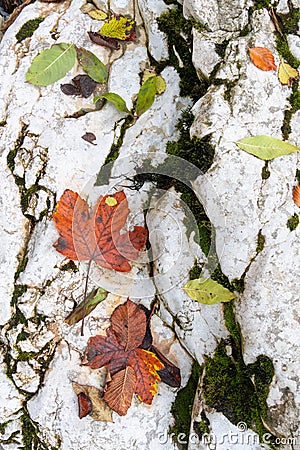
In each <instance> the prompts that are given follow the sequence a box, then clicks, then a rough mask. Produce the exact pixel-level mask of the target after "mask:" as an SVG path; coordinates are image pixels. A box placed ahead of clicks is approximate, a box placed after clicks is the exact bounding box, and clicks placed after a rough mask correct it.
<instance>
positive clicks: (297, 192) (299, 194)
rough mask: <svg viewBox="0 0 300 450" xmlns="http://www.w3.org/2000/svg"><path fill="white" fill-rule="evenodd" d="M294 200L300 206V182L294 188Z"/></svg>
mask: <svg viewBox="0 0 300 450" xmlns="http://www.w3.org/2000/svg"><path fill="white" fill-rule="evenodd" d="M293 200H294V202H295V203H296V205H297V206H299V207H300V184H298V186H296V187H295V188H294V190H293Z"/></svg>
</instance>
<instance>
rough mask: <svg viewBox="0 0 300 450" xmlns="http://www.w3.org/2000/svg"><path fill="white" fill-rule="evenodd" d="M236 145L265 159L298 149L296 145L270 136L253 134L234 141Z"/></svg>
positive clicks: (287, 153)
mask: <svg viewBox="0 0 300 450" xmlns="http://www.w3.org/2000/svg"><path fill="white" fill-rule="evenodd" d="M236 145H237V146H238V147H240V148H241V149H242V150H245V152H247V153H250V154H251V155H254V156H257V158H260V159H263V160H265V161H268V160H270V159H274V158H277V157H278V156H283V155H289V154H290V153H293V152H297V151H298V150H299V148H298V147H295V146H294V145H292V144H289V143H288V142H284V141H281V140H280V139H276V138H273V137H271V136H253V137H249V138H245V139H241V140H240V141H238V142H236Z"/></svg>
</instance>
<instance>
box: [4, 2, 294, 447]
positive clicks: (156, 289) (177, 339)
mask: <svg viewBox="0 0 300 450" xmlns="http://www.w3.org/2000/svg"><path fill="white" fill-rule="evenodd" d="M83 3H84V2H83V1H74V0H73V1H71V0H68V1H65V2H59V3H44V2H39V1H36V2H34V3H33V4H30V5H29V6H27V7H26V8H24V10H23V11H22V13H21V14H20V15H19V16H18V17H17V19H16V21H15V22H14V23H13V24H12V25H11V26H10V27H9V28H8V29H7V31H6V32H5V34H4V36H3V39H2V41H1V43H0V55H1V66H0V74H1V86H0V122H1V123H0V137H1V154H0V157H1V165H0V172H1V173H0V175H1V176H0V180H1V181H0V183H1V190H0V192H1V193H0V203H1V210H0V211H1V213H0V215H1V220H0V230H1V237H2V246H1V250H0V261H1V269H2V270H1V275H0V277H1V283H0V293H1V301H2V303H1V305H2V307H1V311H0V326H1V346H0V356H1V369H0V386H1V392H2V393H3V395H2V396H1V408H0V425H1V428H0V433H1V436H0V447H1V446H2V447H3V448H4V449H5V450H10V449H15V448H16V445H18V446H19V445H21V446H22V445H23V446H24V448H25V449H26V450H27V449H29V448H34V449H42V448H43V449H45V448H47V449H49V450H50V449H53V448H55V449H63V450H67V449H72V450H79V449H88V448H93V449H105V450H109V449H115V448H120V449H139V450H146V449H147V450H148V449H150V450H157V449H160V448H161V449H166V450H169V449H170V450H171V449H176V448H178V446H177V444H180V443H183V444H185V445H186V448H188V449H189V450H192V449H195V448H201V449H202V448H203V449H205V450H206V449H209V448H212V447H211V446H210V444H209V443H207V442H206V443H205V442H204V441H203V439H202V440H201V434H199V430H198V434H197V427H195V424H197V423H198V424H199V423H202V422H201V421H203V417H205V418H206V422H205V423H206V425H207V428H206V429H205V430H206V432H207V433H208V435H209V436H211V437H214V438H215V443H214V445H215V447H214V448H215V449H217V450H223V449H225V448H228V445H230V449H236V450H240V448H241V446H243V448H247V449H248V450H258V449H263V448H268V445H267V444H268V437H266V439H265V440H263V439H262V433H260V436H259V435H258V434H256V433H255V430H256V431H257V429H256V428H255V424H250V425H252V426H250V425H249V423H248V422H247V420H245V421H243V420H242V419H241V420H239V421H238V420H236V421H232V422H230V421H229V420H228V417H227V416H226V411H223V412H224V415H223V414H222V410H220V409H218V408H213V407H212V406H211V405H209V404H208V399H207V398H206V397H205V393H204V391H205V390H204V388H203V383H204V382H205V372H206V368H207V364H208V360H209V358H213V357H214V354H215V351H216V348H217V347H218V345H219V343H220V342H221V343H222V342H223V343H225V344H226V350H227V351H228V356H229V357H230V358H232V359H234V352H235V350H236V349H235V347H234V344H233V334H232V331H231V330H230V326H229V325H228V318H227V322H226V314H225V313H224V311H225V309H224V307H223V305H221V304H216V305H202V304H200V303H197V302H195V301H193V300H191V299H190V298H189V297H188V296H187V295H186V293H185V292H184V291H183V289H182V287H183V285H184V284H185V283H186V282H187V281H188V279H189V271H190V269H191V268H192V267H193V266H194V263H195V260H196V261H197V263H198V265H199V267H200V272H201V276H210V275H212V273H213V272H214V271H215V269H217V268H218V267H217V266H218V262H219V263H220V269H221V271H222V273H223V275H222V277H223V278H222V279H223V281H224V278H225V277H228V280H229V282H233V286H238V285H239V286H242V285H244V289H239V292H237V293H236V294H237V299H236V300H235V301H234V308H233V310H234V312H235V319H236V320H237V322H238V323H239V325H240V327H241V339H242V346H241V347H242V356H241V357H242V360H243V364H244V365H247V364H250V365H251V364H252V363H254V362H255V361H256V360H257V358H258V356H259V355H264V357H268V358H270V359H271V360H272V361H273V365H274V370H275V375H274V377H273V378H272V384H271V389H270V393H269V395H268V398H267V404H268V407H269V411H268V414H267V417H263V419H264V425H265V426H266V427H267V428H266V430H265V433H266V432H269V431H270V433H273V434H274V435H275V436H276V437H277V439H278V443H279V444H280V445H279V448H282V449H287V450H290V449H292V448H297V445H298V446H299V445H300V436H298V434H297V433H298V432H297V430H298V429H299V425H300V423H299V417H300V411H299V408H300V406H299V405H300V396H299V387H300V386H299V385H300V381H299V373H300V362H299V357H298V355H299V312H298V309H299V308H298V304H299V299H300V297H299V288H298V287H299V267H300V246H299V228H300V227H295V229H292V227H291V225H289V223H291V222H288V221H289V219H291V218H294V222H295V221H296V219H297V217H299V208H298V207H297V206H296V205H295V204H294V203H293V200H292V189H293V187H294V186H295V185H296V184H297V179H296V171H297V169H298V170H299V169H300V167H299V155H298V153H294V154H292V155H287V156H283V157H280V158H277V159H275V160H272V161H270V162H269V163H268V164H265V163H264V162H263V161H262V160H260V159H258V158H255V157H253V156H252V155H249V154H247V153H245V152H243V151H242V150H240V149H239V148H238V147H237V146H236V144H235V142H236V141H238V140H239V139H242V138H244V137H248V136H255V135H260V134H266V135H270V136H273V137H277V138H280V139H282V138H283V135H282V130H283V125H284V124H285V121H286V120H287V117H288V111H289V110H290V109H291V104H290V96H291V94H292V92H293V90H292V89H293V88H292V87H290V86H282V85H281V84H280V82H279V81H278V78H277V75H276V73H275V72H273V71H271V72H263V71H261V70H259V69H258V68H256V67H255V66H254V65H253V64H252V63H251V61H250V59H249V56H248V48H249V47H252V46H264V47H267V48H269V49H270V50H272V51H273V53H274V55H275V59H276V64H279V58H280V55H279V54H278V52H277V50H276V41H275V27H274V24H273V22H272V21H271V19H270V15H269V13H268V11H267V10H266V9H264V8H262V9H256V10H255V8H253V9H251V7H253V2H251V1H241V0H240V1H234V2H228V1H227V0H222V1H213V2H212V1H211V2H206V1H203V0H184V1H183V2H178V4H179V5H180V4H182V11H183V14H184V16H185V18H186V19H188V20H189V22H188V23H189V24H192V26H193V30H192V36H190V37H189V38H188V37H187V36H186V35H185V32H184V31H182V32H181V35H180V36H181V37H183V39H184V40H185V41H186V42H189V43H190V44H191V48H190V51H189V58H190V61H191V63H193V65H194V68H195V70H196V73H197V75H198V77H199V85H201V86H204V87H205V91H204V92H203V93H202V95H201V97H200V95H199V98H197V99H196V100H195V99H194V101H193V100H192V98H189V97H183V96H182V95H181V91H180V86H181V82H180V76H179V73H180V70H179V73H178V71H176V69H175V68H174V67H172V66H171V61H174V55H175V56H176V57H178V56H179V55H178V48H177V47H176V45H177V44H178V43H177V42H175V41H171V43H172V44H171V46H170V47H168V39H170V38H168V37H167V36H166V35H165V34H164V33H162V32H161V31H160V30H159V27H158V24H157V21H156V19H157V17H159V16H160V15H161V14H162V13H164V12H166V11H169V10H170V9H176V8H177V7H178V8H180V7H179V6H175V5H169V6H168V5H167V4H165V3H164V2H163V1H162V0H160V1H159V2H158V1H153V0H138V1H137V2H133V1H131V0H130V1H129V0H113V1H112V0H111V1H110V2H107V3H106V2H105V1H97V2H95V3H96V4H97V7H98V8H100V9H103V10H107V9H108V8H109V7H110V8H111V9H112V10H113V11H114V12H115V13H120V14H125V15H126V16H128V17H135V19H136V23H137V40H136V42H126V43H121V47H120V50H117V51H111V50H110V49H108V48H105V47H101V46H96V45H95V44H93V43H92V42H91V41H90V40H89V38H88V35H87V31H89V30H94V31H97V30H98V29H99V28H100V26H101V23H100V22H98V21H95V20H93V19H91V18H90V17H89V16H88V15H87V14H83V13H82V11H81V10H80V7H81V6H82V4H83ZM295 3H296V2H293V5H294V7H297V5H296V4H295ZM298 6H299V5H298ZM291 7H292V6H291V4H290V2H288V3H287V2H284V1H281V2H280V4H279V5H278V7H277V12H278V13H280V14H286V12H287V9H290V8H291ZM248 13H249V14H248ZM40 16H42V17H45V20H44V21H43V22H42V23H41V24H40V25H39V27H38V29H37V30H36V31H35V32H34V34H33V36H32V37H28V38H26V39H25V40H24V41H22V42H21V43H17V42H16V39H15V35H16V33H17V32H18V30H19V29H20V27H21V26H22V25H23V24H24V23H26V22H27V21H28V20H30V19H33V18H36V17H40ZM180 20H181V22H180V23H183V22H182V21H183V16H181V19H180ZM245 30H246V31H245ZM241 31H243V33H241ZM192 37H193V39H192ZM298 40H299V37H298V36H296V35H295V34H292V32H291V34H289V36H288V43H289V45H290V47H291V51H292V52H293V53H294V55H295V56H296V57H298V56H299V55H298V54H299V42H298ZM57 42H74V43H75V44H76V45H78V46H82V47H84V48H86V49H87V50H90V51H92V52H93V53H94V54H95V55H97V57H98V58H99V59H100V60H101V61H102V62H103V63H104V64H106V65H107V67H108V68H109V80H108V89H109V91H110V92H114V93H118V94H119V95H121V96H122V97H123V98H124V100H125V101H126V104H127V107H128V108H129V109H131V108H132V107H133V105H134V104H135V100H136V96H137V93H138V91H139V89H140V80H141V72H142V70H144V69H145V68H150V67H151V66H152V65H153V64H154V63H153V61H157V62H160V63H162V62H163V63H164V61H165V60H168V58H169V57H170V59H169V60H168V62H167V63H166V64H163V65H162V66H161V67H163V70H162V76H163V78H164V79H165V81H166V90H165V92H164V93H162V94H161V95H157V96H156V97H155V100H154V102H153V104H152V106H151V107H150V108H149V109H148V110H147V111H146V112H145V113H144V114H142V115H141V117H139V118H135V119H134V120H133V121H132V123H130V124H129V125H128V123H127V122H126V120H128V117H127V118H126V113H124V112H120V111H118V110H117V109H116V108H115V106H114V105H113V104H112V103H109V102H107V103H106V104H102V105H101V107H100V109H95V106H94V104H93V101H92V97H89V98H87V99H84V98H80V97H71V96H66V95H64V94H63V93H62V91H61V89H60V84H62V83H68V82H70V80H71V79H72V78H73V77H74V76H75V75H77V74H78V73H82V72H83V71H82V69H81V68H80V66H79V65H78V64H76V65H75V66H74V68H73V69H72V70H71V71H70V72H68V73H67V75H66V76H65V77H64V78H63V79H62V80H60V81H58V82H56V83H54V84H51V85H49V86H46V87H36V86H33V85H31V84H30V83H26V82H25V74H26V71H27V69H28V67H29V66H30V64H31V61H32V59H33V57H35V56H36V55H37V54H38V53H40V52H41V51H42V50H43V49H45V48H48V47H49V46H50V45H52V44H54V43H57ZM169 44H170V41H169ZM173 52H174V53H173ZM175 59H176V58H175ZM179 59H180V57H179ZM183 61H185V63H186V64H188V63H187V59H186V60H185V59H183V60H181V61H180V64H183ZM180 64H179V66H180ZM98 89H99V92H100V89H101V87H98ZM191 107H192V109H191V111H192V114H193V116H194V121H193V123H192V125H191V127H190V130H189V133H190V136H191V140H189V143H188V145H187V147H186V150H185V151H186V153H185V154H184V157H185V159H188V157H189V149H190V147H189V146H190V143H191V142H193V139H196V140H201V139H202V140H203V142H204V141H205V140H207V139H210V145H212V146H213V148H214V157H213V161H212V164H211V166H210V168H209V169H208V170H207V171H206V173H203V171H201V170H200V169H198V168H195V166H193V169H191V167H190V165H189V164H190V163H188V162H187V161H185V160H182V159H181V160H179V159H176V157H175V156H173V157H170V156H169V157H167V153H166V149H167V143H168V142H170V141H171V142H173V143H174V142H176V141H178V142H179V141H180V139H181V136H182V135H180V132H181V131H182V130H181V131H180V129H179V128H178V127H177V123H178V120H179V119H180V118H181V117H183V116H184V111H186V110H187V108H188V109H189V108H191ZM289 125H290V134H289V136H288V140H289V142H291V143H293V144H294V145H297V146H300V140H299V111H296V112H294V111H292V114H291V117H290V124H289ZM285 128H286V127H285ZM86 132H90V133H94V135H95V136H96V141H95V143H96V145H92V144H90V143H89V142H86V141H85V140H83V139H82V136H83V135H84V134H85V133H86ZM201 142H202V141H201ZM205 142H206V141H205ZM116 147H118V151H119V155H118V158H117V159H116V160H114V161H113V162H112V163H111V164H110V166H109V168H108V167H106V175H105V172H104V170H103V169H102V171H101V172H100V175H99V171H100V169H101V167H102V166H103V165H104V164H105V161H106V159H107V157H108V156H109V160H112V159H113V158H111V150H112V149H115V148H116ZM198 157H199V159H200V158H201V155H198ZM149 173H150V175H149ZM189 173H193V177H192V178H191V179H189V177H188V174H189ZM107 174H108V176H107ZM137 175H140V179H141V180H142V182H141V183H140V184H139V183H138V182H137V180H138V178H136V176H137ZM141 175H143V176H144V178H143V177H141ZM167 177H168V178H167ZM162 179H163V180H164V182H165V184H162V183H161V180H162ZM170 179H171V180H174V179H175V180H177V181H180V182H181V183H183V184H185V186H186V187H188V188H189V189H190V190H192V191H193V192H194V193H195V194H196V196H197V197H198V199H200V201H201V203H202V205H203V207H204V210H205V213H206V214H207V217H208V219H209V220H210V222H211V226H212V227H213V230H214V233H215V246H214V245H213V244H214V242H212V244H211V248H210V249H209V250H208V251H206V252H204V250H203V249H201V247H200V245H199V229H198V222H197V219H198V220H200V219H199V217H198V218H197V216H195V215H194V211H192V210H191V209H190V207H191V204H188V203H185V201H184V199H185V198H187V197H186V196H184V195H182V196H181V198H180V193H178V190H179V189H176V186H177V184H176V183H175V184H174V183H173V184H172V183H169V182H166V180H170ZM298 181H299V172H298ZM65 189H72V190H74V191H77V192H79V193H80V194H81V195H82V196H84V197H85V198H88V200H89V202H90V204H92V203H93V202H95V201H96V199H97V198H98V196H99V195H104V194H107V193H108V192H114V191H115V190H120V189H124V190H125V192H126V195H127V198H128V202H129V207H130V215H129V219H128V227H130V226H131V224H139V225H143V224H144V213H143V210H147V214H146V224H147V227H148V230H149V241H150V243H151V249H152V253H151V254H150V253H147V252H146V251H144V252H142V254H141V257H140V260H139V261H137V262H134V263H133V269H132V271H131V272H129V273H125V274H124V273H115V272H111V271H109V270H106V269H102V268H100V267H98V266H96V265H94V266H93V267H92V271H91V276H90V284H91V287H97V286H102V287H104V288H105V289H107V290H109V292H110V294H109V296H108V297H107V299H106V300H105V301H104V302H103V303H101V304H100V305H99V306H98V307H97V308H96V309H95V310H94V311H93V312H92V313H91V314H90V315H89V316H88V317H87V318H86V320H85V334H84V336H80V325H79V324H76V325H73V326H71V327H70V326H69V325H67V324H66V322H65V317H66V316H67V315H68V314H69V313H70V312H71V311H72V310H73V308H74V305H75V304H76V303H78V302H79V301H81V300H82V297H83V291H84V285H85V276H86V268H87V263H85V262H80V263H76V264H74V265H70V264H68V261H67V260H66V259H65V258H64V257H63V256H62V255H60V254H59V253H57V252H56V251H55V249H54V248H53V243H54V242H55V240H56V239H57V232H56V230H55V226H54V223H53V221H52V220H51V215H52V212H53V210H54V208H55V204H56V202H57V200H58V199H59V197H60V196H61V194H62V193H63V191H64V190H65ZM294 222H293V223H294ZM200 237H201V236H200ZM200 242H201V239H200ZM112 274H113V275H112ZM224 276H225V277H224ZM128 296H130V298H132V299H134V300H135V301H136V302H141V303H142V304H144V305H145V306H147V307H150V306H151V303H152V301H153V300H154V298H155V297H157V298H158V300H159V308H158V310H157V315H154V317H153V319H152V333H153V336H154V340H155V345H156V346H157V347H158V348H159V349H161V351H162V352H163V353H164V354H165V355H166V356H167V357H168V358H169V359H170V360H171V361H173V362H174V363H175V364H176V365H177V366H178V367H180V369H181V374H182V386H185V385H186V384H187V382H188V379H189V377H190V373H191V364H192V361H193V360H195V361H197V362H198V364H199V365H200V366H201V367H202V369H203V371H202V378H200V381H199V385H198V390H197V393H196V397H195V402H194V407H193V413H192V419H191V434H190V439H188V437H187V436H181V438H179V436H177V438H175V439H174V440H172V439H171V438H170V437H169V436H168V430H169V428H170V427H171V426H172V425H173V424H174V417H173V415H172V412H171V407H172V404H173V402H174V400H175V398H176V394H177V392H178V389H174V388H171V387H169V386H167V385H164V384H163V383H160V384H159V391H158V394H157V395H156V396H155V397H154V400H153V404H152V405H151V406H149V405H145V404H143V403H141V402H140V401H139V400H138V399H137V398H134V400H133V404H132V406H131V408H130V409H129V411H128V414H127V415H126V416H125V417H121V416H118V415H117V414H116V413H114V414H113V422H112V423H106V422H99V421H95V420H93V419H92V418H91V417H86V418H84V419H79V417H78V406H77V398H76V395H75V393H74V391H73V388H72V384H71V383H72V381H77V382H78V383H81V384H90V385H93V386H96V387H100V388H101V389H102V388H103V386H104V378H105V369H100V370H92V369H90V368H88V367H85V366H81V358H82V355H83V352H84V350H85V348H86V344H87V340H88V338H89V337H90V336H93V335H95V334H103V332H104V330H105V328H107V326H108V324H109V317H110V316H111V314H112V312H113V310H114V308H115V307H116V306H117V305H119V304H120V303H122V302H124V301H125V299H126V298H127V297H128ZM230 334H231V336H230ZM249 367H250V366H249ZM252 382H253V383H254V382H255V381H253V380H252ZM192 400H193V399H192ZM192 403H193V401H192ZM172 411H173V409H172ZM203 414H204V416H203ZM175 415H176V413H175ZM233 422H235V423H233ZM237 422H239V423H237ZM202 424H203V423H202ZM243 427H244V428H243ZM248 428H249V429H248ZM251 428H252V429H251ZM246 429H248V430H246ZM180 431H181V430H179V432H180ZM225 435H226V436H227V435H229V436H232V435H237V439H236V441H234V440H233V441H226V439H224V436H225ZM264 436H265V434H264ZM227 437H228V436H227ZM180 439H183V440H186V442H180ZM292 439H296V440H295V441H292ZM297 439H298V440H299V441H297ZM242 440H243V442H242ZM246 440H247V443H245V442H246ZM266 440H267V442H266ZM31 442H32V445H33V447H30V446H29V443H31ZM228 442H229V443H228ZM30 445H31V444H30Z"/></svg>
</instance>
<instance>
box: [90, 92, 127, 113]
mask: <svg viewBox="0 0 300 450" xmlns="http://www.w3.org/2000/svg"><path fill="white" fill-rule="evenodd" d="M101 98H105V99H106V100H108V101H109V102H112V103H113V104H114V105H115V107H116V108H118V110H119V111H122V112H126V113H130V111H129V109H128V108H127V106H126V102H125V100H124V99H123V98H122V97H121V96H120V95H119V94H114V93H113V92H107V93H106V94H103V95H97V96H96V97H94V103H96V102H97V101H98V100H100V99H101Z"/></svg>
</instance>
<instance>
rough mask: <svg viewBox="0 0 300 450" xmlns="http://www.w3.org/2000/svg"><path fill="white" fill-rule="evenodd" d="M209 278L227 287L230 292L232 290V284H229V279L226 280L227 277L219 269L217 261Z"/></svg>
mask: <svg viewBox="0 0 300 450" xmlns="http://www.w3.org/2000/svg"><path fill="white" fill-rule="evenodd" d="M211 278H212V279H213V280H215V281H217V282H218V283H220V284H222V286H224V287H225V288H226V289H229V290H230V291H231V292H233V291H234V289H233V286H232V285H231V284H230V281H229V280H228V277H226V275H224V273H223V272H222V270H221V266H220V264H219V263H217V264H216V268H215V270H214V272H213V274H212V275H211Z"/></svg>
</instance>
